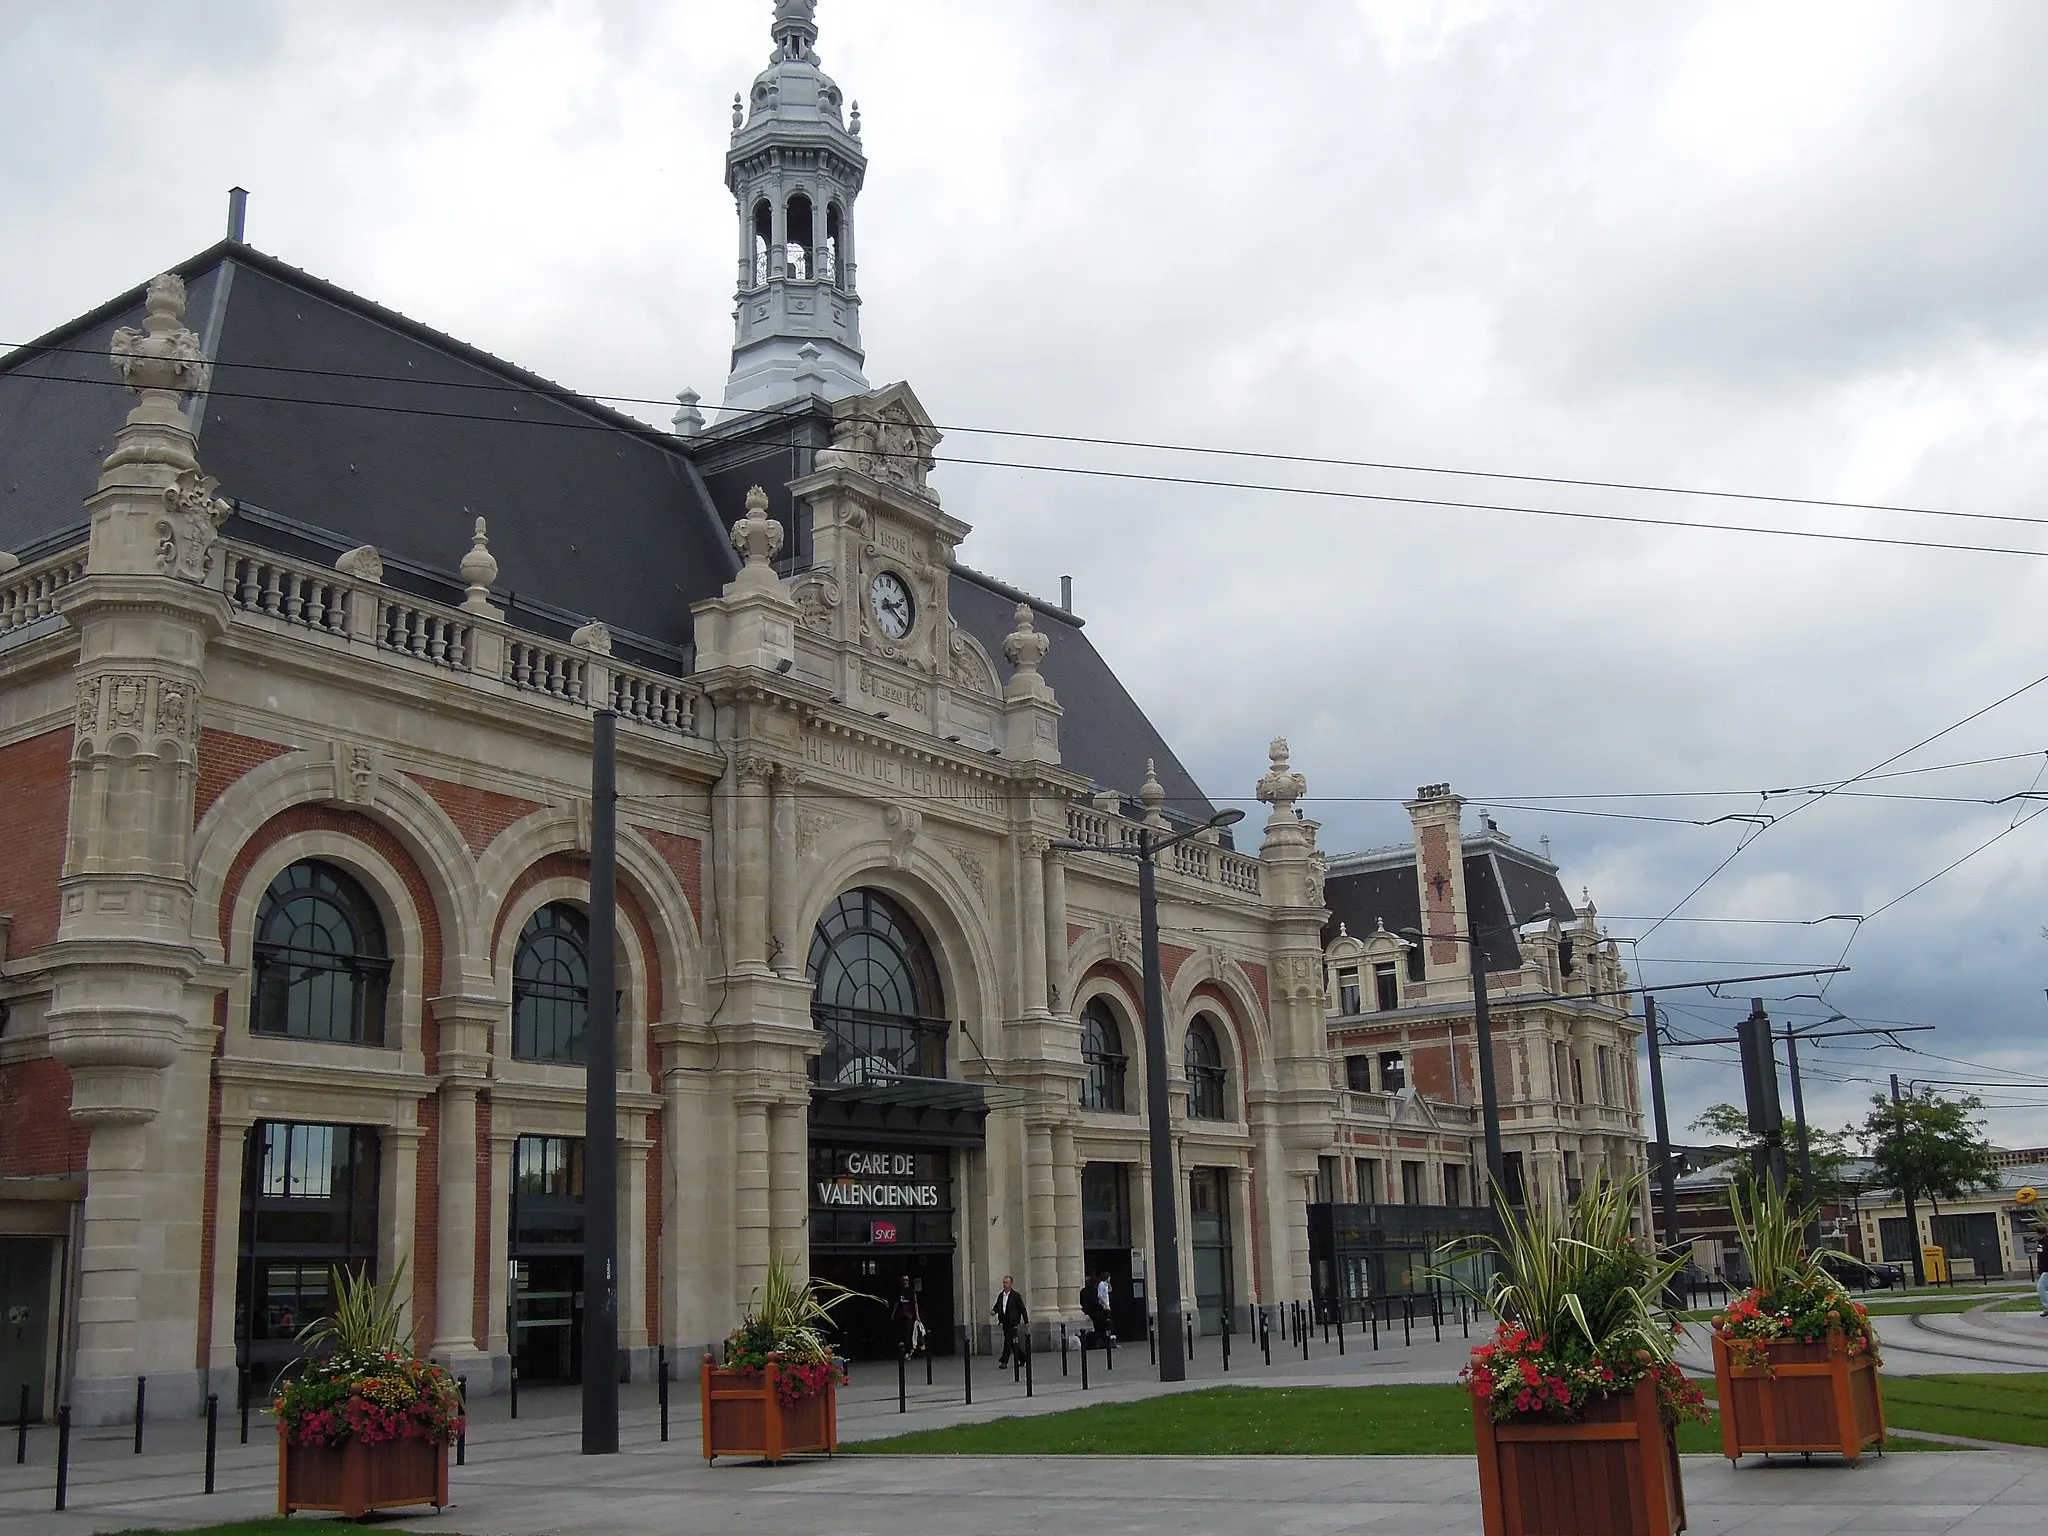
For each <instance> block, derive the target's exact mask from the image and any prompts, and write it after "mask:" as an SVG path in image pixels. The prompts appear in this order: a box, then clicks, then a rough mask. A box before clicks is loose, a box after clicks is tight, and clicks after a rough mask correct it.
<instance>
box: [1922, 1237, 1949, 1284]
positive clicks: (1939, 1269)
mask: <svg viewBox="0 0 2048 1536" xmlns="http://www.w3.org/2000/svg"><path fill="white" fill-rule="evenodd" d="M1920 1267H1921V1269H1923V1270H1925V1271H1926V1273H1927V1283H1928V1284H1929V1285H1947V1284H1948V1250H1947V1249H1945V1248H1943V1247H1942V1246H1941V1244H1939V1243H1929V1244H1928V1245H1927V1246H1926V1247H1925V1248H1922V1249H1921V1250H1920Z"/></svg>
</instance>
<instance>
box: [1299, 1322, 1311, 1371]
mask: <svg viewBox="0 0 2048 1536" xmlns="http://www.w3.org/2000/svg"><path fill="white" fill-rule="evenodd" d="M1308 1319H1309V1315H1308V1313H1307V1312H1306V1311H1303V1312H1302V1314H1301V1327H1300V1329H1299V1330H1298V1331H1299V1333H1300V1334H1301V1338H1300V1340H1299V1341H1298V1342H1299V1343H1300V1344H1301V1358H1302V1359H1304V1360H1306V1359H1307V1358H1308V1346H1309V1321H1308Z"/></svg>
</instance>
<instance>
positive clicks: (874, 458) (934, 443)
mask: <svg viewBox="0 0 2048 1536" xmlns="http://www.w3.org/2000/svg"><path fill="white" fill-rule="evenodd" d="M885 394H886V392H885ZM839 410H840V411H841V412H842V414H841V415H840V416H839V418H838V420H837V421H835V422H834V423H833V425H832V446H831V447H830V448H827V449H826V450H824V452H822V453H820V454H819V455H818V460H817V466H818V468H819V469H835V468H841V467H844V468H846V469H852V470H857V471H859V472H860V473H861V474H863V475H867V476H869V477H871V478H872V479H875V480H879V481H881V482H882V483H884V484H885V485H892V486H896V487H898V488H900V489H902V490H905V491H908V492H909V493H910V494H911V495H913V496H917V497H920V498H922V499H924V500H926V501H936V500H937V499H938V498H937V497H936V496H934V495H933V494H932V490H931V487H930V485H929V483H928V482H929V477H930V475H931V471H932V466H933V462H934V461H933V456H932V451H933V450H934V449H935V448H937V447H938V445H939V433H938V431H937V430H936V429H935V428H932V427H929V426H926V425H924V424H923V423H922V422H920V421H919V420H918V419H917V418H916V417H915V416H913V415H912V414H911V411H910V408H909V407H908V406H907V405H905V404H904V403H903V401H902V400H901V399H893V400H891V399H886V398H884V399H883V401H882V403H881V404H879V405H877V404H876V397H875V396H873V395H856V396H854V397H853V398H852V399H850V400H846V401H842V402H841V403H840V406H839Z"/></svg>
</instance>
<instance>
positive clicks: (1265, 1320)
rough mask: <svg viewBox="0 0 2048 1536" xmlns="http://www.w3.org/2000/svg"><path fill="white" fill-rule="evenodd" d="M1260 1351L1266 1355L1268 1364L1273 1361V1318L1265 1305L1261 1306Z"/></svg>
mask: <svg viewBox="0 0 2048 1536" xmlns="http://www.w3.org/2000/svg"><path fill="white" fill-rule="evenodd" d="M1259 1352H1260V1353H1261V1354H1263V1355H1264V1356H1265V1357H1266V1364H1268V1365H1271V1364H1272V1363H1273V1320H1272V1319H1271V1318H1269V1317H1268V1316H1266V1309H1265V1308H1264V1307H1261V1308H1259Z"/></svg>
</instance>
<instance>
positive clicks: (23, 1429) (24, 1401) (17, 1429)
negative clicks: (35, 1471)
mask: <svg viewBox="0 0 2048 1536" xmlns="http://www.w3.org/2000/svg"><path fill="white" fill-rule="evenodd" d="M27 1460H28V1383H27V1382H25V1381H24V1382H23V1383H22V1384H21V1413H20V1415H19V1416H18V1417H17V1418H16V1419H15V1421H14V1464H15V1465H16V1466H17V1467H18V1466H21V1465H23V1464H24V1463H26V1462H27Z"/></svg>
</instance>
